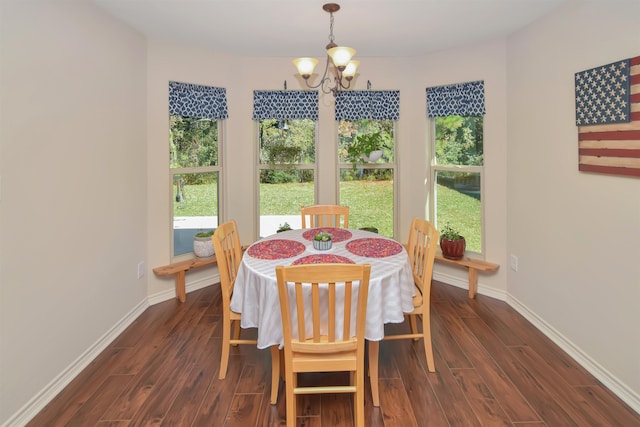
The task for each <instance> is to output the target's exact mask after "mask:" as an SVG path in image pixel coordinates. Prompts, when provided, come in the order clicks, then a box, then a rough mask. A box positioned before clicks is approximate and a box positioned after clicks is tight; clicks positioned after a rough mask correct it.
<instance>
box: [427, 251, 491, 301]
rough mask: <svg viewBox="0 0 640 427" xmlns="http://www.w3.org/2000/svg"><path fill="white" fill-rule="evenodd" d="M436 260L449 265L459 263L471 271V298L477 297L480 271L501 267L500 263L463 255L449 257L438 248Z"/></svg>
mask: <svg viewBox="0 0 640 427" xmlns="http://www.w3.org/2000/svg"><path fill="white" fill-rule="evenodd" d="M436 261H438V262H441V263H443V264H448V265H457V266H459V267H464V268H466V269H467V270H468V271H469V298H475V297H476V292H477V291H478V271H496V270H497V269H498V268H500V265H499V264H494V263H492V262H488V261H482V260H480V259H474V258H468V257H463V258H462V259H449V258H445V257H444V256H443V255H442V252H440V250H438V251H437V252H436Z"/></svg>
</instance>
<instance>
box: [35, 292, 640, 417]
mask: <svg viewBox="0 0 640 427" xmlns="http://www.w3.org/2000/svg"><path fill="white" fill-rule="evenodd" d="M431 318H432V322H431V323H432V333H433V344H434V356H435V363H436V372H435V373H427V371H426V361H425V357H424V348H423V346H422V344H421V343H420V342H417V343H414V342H413V341H408V340H399V341H386V342H382V343H381V345H380V402H381V405H380V407H379V408H375V407H373V406H372V404H371V394H370V388H369V384H368V382H367V384H366V385H367V395H366V397H365V399H366V401H365V406H366V407H365V411H366V417H367V419H366V425H367V426H368V427H396V426H397V427H411V426H433V427H441V426H442V427H444V426H446V427H452V426H462V427H468V426H510V427H557V426H561V427H565V426H580V427H584V426H606V427H615V426H620V427H636V426H637V427H640V415H639V414H637V413H636V412H634V411H633V410H632V409H630V408H629V407H628V406H627V405H625V404H624V402H622V401H621V400H620V399H618V398H617V397H616V396H615V395H614V394H613V393H611V392H610V391H609V390H607V389H606V388H605V387H603V386H602V385H601V384H600V383H599V382H598V381H597V380H596V379H595V378H594V377H593V376H591V375H590V374H589V373H588V372H586V371H585V370H584V369H583V368H582V367H580V366H579V365H578V364H577V363H576V362H574V361H573V360H572V359H571V358H570V357H569V356H568V355H566V354H565V353H563V352H562V351H561V350H560V349H559V348H558V347H557V346H556V345H555V344H553V343H552V342H551V341H550V340H549V339H548V338H546V337H545V336H544V335H542V334H541V333H540V332H539V331H538V330H536V329H535V328H534V327H533V326H532V325H531V324H530V323H528V322H527V321H526V320H525V319H524V318H523V317H522V316H520V315H519V314H518V313H517V312H515V311H514V310H513V309H511V308H510V307H509V306H507V305H506V304H505V303H504V302H501V301H497V300H495V299H492V298H489V297H485V296H482V295H479V296H478V297H477V299H476V300H469V299H468V298H467V291H465V290H463V289H458V288H455V287H452V286H449V285H446V284H443V283H438V282H434V285H433V290H432V315H431ZM388 327H389V328H390V329H393V330H395V331H398V330H401V329H404V328H407V329H408V325H407V324H401V325H388ZM221 331H222V325H221V301H220V287H219V285H217V284H216V285H213V286H209V287H207V288H204V289H201V290H199V291H196V292H192V293H190V294H189V295H188V296H187V301H186V303H184V304H181V303H180V302H178V301H177V300H174V301H166V302H163V303H161V304H157V305H155V306H152V307H150V308H149V309H147V310H146V311H145V312H144V313H143V314H142V315H141V316H140V317H139V318H138V319H136V321H135V322H134V323H133V324H132V325H131V326H130V327H129V328H127V329H126V330H125V332H123V333H122V334H121V335H120V336H119V337H118V338H117V339H116V340H115V341H114V342H113V343H112V344H111V345H110V346H109V347H108V348H107V349H106V350H105V351H104V352H103V353H102V354H100V355H99V356H98V357H97V358H96V360H95V361H93V362H92V363H91V364H90V365H89V366H88V367H87V368H86V369H85V370H84V371H83V372H82V373H81V374H80V375H79V376H78V377H77V378H76V379H74V381H73V382H72V383H70V384H69V385H68V386H67V387H66V388H65V389H64V390H63V391H62V392H61V393H60V394H59V395H58V396H57V397H56V398H55V399H54V400H52V401H51V402H50V404H49V405H47V406H46V407H45V408H44V409H43V410H42V411H41V412H40V413H39V414H38V415H37V416H36V417H34V419H33V420H32V421H31V422H30V423H29V424H28V425H29V426H32V427H36V426H47V427H51V426H83V427H86V426H96V427H125V426H126V427H133V426H142V425H156V426H158V425H161V426H224V427H232V426H241V427H247V426H277V425H285V399H284V386H283V384H282V383H281V384H280V395H279V398H278V403H277V404H276V405H271V404H269V397H270V396H269V393H270V369H271V368H270V353H269V350H258V349H257V348H255V347H253V346H247V345H241V346H238V347H236V348H232V350H231V354H232V356H231V358H230V361H229V369H228V372H227V377H226V379H224V380H218V369H219V364H220V344H221ZM243 332H244V333H246V332H248V334H249V335H251V334H252V333H253V334H255V331H251V330H249V331H243ZM326 377H327V376H326V375H308V376H305V377H304V378H302V379H301V381H303V380H304V381H309V382H322V381H323V380H324V379H325V378H326ZM299 399H300V400H299V404H298V408H299V414H298V417H297V425H298V426H305V427H319V426H333V427H346V426H351V425H352V418H353V417H352V404H351V397H350V396H347V395H326V396H301V397H299Z"/></svg>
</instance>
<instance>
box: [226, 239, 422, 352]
mask: <svg viewBox="0 0 640 427" xmlns="http://www.w3.org/2000/svg"><path fill="white" fill-rule="evenodd" d="M321 231H326V232H328V233H329V234H331V236H332V242H333V244H332V247H331V249H329V250H323V251H321V250H316V249H314V247H313V237H314V236H315V235H316V234H318V233H319V232H321ZM336 262H337V263H356V264H370V265H371V276H370V280H369V296H368V300H367V319H366V320H367V322H366V328H365V338H366V339H367V340H369V341H380V340H382V339H383V337H384V325H385V324H387V323H401V322H403V321H404V313H406V312H411V311H412V310H413V301H412V298H413V296H414V294H415V287H414V284H413V274H412V271H411V265H410V263H409V256H408V254H407V252H406V250H405V249H404V247H403V246H402V245H401V244H400V243H398V242H397V241H395V240H393V239H391V238H388V237H384V236H380V235H378V234H375V233H372V232H369V231H364V230H355V229H344V228H328V227H322V228H312V229H299V230H290V231H285V232H281V233H277V234H274V235H271V236H268V237H265V238H263V239H261V240H259V241H257V242H255V243H254V244H252V245H251V246H249V247H248V248H247V250H246V251H245V253H244V255H243V258H242V262H241V263H240V267H239V270H238V274H237V277H236V282H235V287H234V290H233V295H232V297H231V310H233V311H235V312H237V313H242V320H241V327H242V328H257V329H258V344H257V346H258V348H261V349H265V348H268V347H271V346H279V347H280V348H282V345H283V342H284V340H283V333H282V317H281V315H280V300H279V296H278V286H277V282H276V273H275V269H276V266H279V265H285V266H286V265H296V264H309V263H336ZM354 298H355V297H354ZM339 327H340V328H341V325H339Z"/></svg>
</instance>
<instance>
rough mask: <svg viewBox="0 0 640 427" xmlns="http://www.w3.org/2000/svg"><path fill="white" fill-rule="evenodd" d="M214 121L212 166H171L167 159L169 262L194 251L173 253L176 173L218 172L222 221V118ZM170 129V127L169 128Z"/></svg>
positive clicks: (219, 211) (222, 216)
mask: <svg viewBox="0 0 640 427" xmlns="http://www.w3.org/2000/svg"><path fill="white" fill-rule="evenodd" d="M209 120H215V121H216V127H217V132H218V164H217V165H214V166H197V167H188V168H172V167H171V159H169V227H170V233H169V235H170V239H169V247H170V259H171V262H176V261H181V260H186V259H191V258H193V257H194V256H195V255H194V252H193V250H191V252H185V253H183V254H178V255H176V254H175V251H174V250H175V248H174V244H175V228H174V222H175V216H174V206H173V198H174V193H173V186H174V184H175V182H174V177H175V176H176V175H184V174H193V173H209V172H217V173H218V190H217V191H218V225H219V224H222V223H223V222H224V213H223V209H222V207H223V205H224V204H223V200H224V188H225V185H224V179H225V178H224V168H223V164H224V154H225V150H224V139H225V138H224V135H225V132H224V126H223V122H224V121H223V119H209ZM169 130H171V129H169Z"/></svg>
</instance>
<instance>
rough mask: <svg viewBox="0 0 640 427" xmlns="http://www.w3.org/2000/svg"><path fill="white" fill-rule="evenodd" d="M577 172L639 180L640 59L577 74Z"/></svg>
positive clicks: (615, 63)
mask: <svg viewBox="0 0 640 427" xmlns="http://www.w3.org/2000/svg"><path fill="white" fill-rule="evenodd" d="M575 94H576V125H577V126H578V154H579V162H578V169H579V170H580V171H584V172H597V173H604V174H613V175H623V176H635V177H640V56H637V57H635V58H630V59H625V60H622V61H618V62H614V63H612V64H608V65H603V66H601V67H596V68H592V69H590V70H586V71H581V72H579V73H576V75H575Z"/></svg>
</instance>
